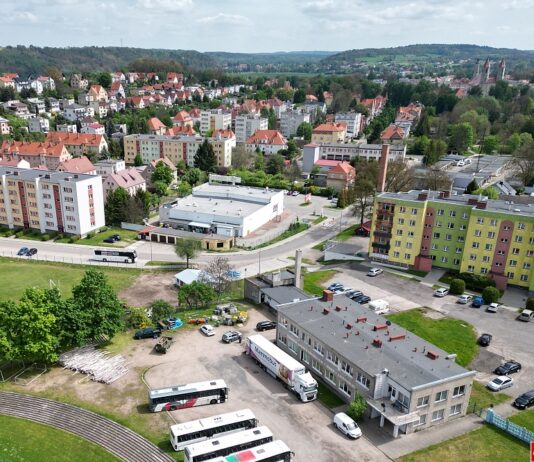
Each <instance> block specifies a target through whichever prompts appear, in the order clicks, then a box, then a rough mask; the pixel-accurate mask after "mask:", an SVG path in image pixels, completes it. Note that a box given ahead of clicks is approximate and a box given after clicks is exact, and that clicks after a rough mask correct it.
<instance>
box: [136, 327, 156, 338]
mask: <svg viewBox="0 0 534 462" xmlns="http://www.w3.org/2000/svg"><path fill="white" fill-rule="evenodd" d="M160 335H161V329H158V328H154V327H145V328H144V329H141V330H138V331H137V332H136V333H135V334H134V339H136V340H138V339H140V338H158V337H159V336H160Z"/></svg>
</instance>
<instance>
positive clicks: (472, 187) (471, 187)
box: [464, 178, 479, 194]
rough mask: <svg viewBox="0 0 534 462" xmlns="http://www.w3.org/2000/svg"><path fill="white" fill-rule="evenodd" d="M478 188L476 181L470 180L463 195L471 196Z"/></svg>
mask: <svg viewBox="0 0 534 462" xmlns="http://www.w3.org/2000/svg"><path fill="white" fill-rule="evenodd" d="M478 188H479V186H478V183H477V180H476V179H474V178H473V179H472V180H471V182H470V183H469V184H468V185H467V187H466V188H465V191H464V192H465V194H473V193H474V192H475V191H476V190H477V189H478Z"/></svg>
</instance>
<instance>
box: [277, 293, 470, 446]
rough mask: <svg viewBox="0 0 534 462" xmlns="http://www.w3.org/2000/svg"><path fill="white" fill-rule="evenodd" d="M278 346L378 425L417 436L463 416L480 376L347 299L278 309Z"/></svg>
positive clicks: (331, 296) (450, 354) (326, 295)
mask: <svg viewBox="0 0 534 462" xmlns="http://www.w3.org/2000/svg"><path fill="white" fill-rule="evenodd" d="M277 309H278V326H277V345H278V346H279V347H280V348H281V349H282V350H284V351H285V352H286V353H288V354H289V355H291V356H293V357H294V358H295V359H297V360H298V361H301V362H302V363H304V364H305V365H306V367H307V369H308V370H309V371H310V372H311V373H312V375H314V376H315V377H317V378H319V379H320V380H321V381H322V382H323V383H324V384H325V385H327V386H328V387H329V388H330V389H331V390H332V391H333V392H334V393H336V394H337V395H338V396H339V397H340V398H341V399H343V400H344V401H345V402H347V403H349V402H351V401H352V400H353V399H354V396H355V395H356V394H357V393H359V394H361V395H362V396H364V397H365V399H366V401H367V404H368V408H367V415H368V417H369V418H370V419H376V425H377V426H380V427H386V428H387V429H388V430H390V431H391V430H392V432H393V435H394V436H395V437H397V436H398V435H399V433H412V432H414V431H418V430H422V429H425V428H428V427H432V426H435V425H439V424H442V423H445V422H449V421H452V420H454V419H457V418H459V417H462V416H464V415H465V414H466V411H467V406H468V403H469V396H470V394H471V388H472V383H473V379H474V376H475V373H476V372H475V371H468V370H466V369H464V368H463V367H461V366H460V365H458V364H457V363H456V361H455V358H456V354H454V352H446V351H443V350H441V349H439V348H437V347H436V346H434V345H432V344H430V343H429V342H427V341H425V340H423V339H422V338H420V337H418V336H417V335H415V334H413V333H411V332H408V331H406V329H404V328H401V327H400V326H397V325H395V324H394V323H391V322H389V321H388V320H386V319H385V318H384V317H382V316H380V315H377V314H375V313H374V312H373V311H371V310H369V309H368V308H365V307H362V306H361V305H359V304H358V303H355V302H354V301H352V300H351V299H349V298H347V297H345V296H343V295H334V294H333V293H332V292H330V291H324V294H323V297H322V298H320V299H313V300H305V301H300V302H296V303H292V302H289V303H286V304H284V305H281V306H278V308H277Z"/></svg>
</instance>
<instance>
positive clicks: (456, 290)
mask: <svg viewBox="0 0 534 462" xmlns="http://www.w3.org/2000/svg"><path fill="white" fill-rule="evenodd" d="M449 291H450V293H451V294H453V295H462V294H463V293H464V292H465V281H464V280H463V279H453V280H452V281H451V286H450V289H449Z"/></svg>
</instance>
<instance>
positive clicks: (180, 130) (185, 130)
mask: <svg viewBox="0 0 534 462" xmlns="http://www.w3.org/2000/svg"><path fill="white" fill-rule="evenodd" d="M196 133H197V132H196V131H195V129H194V128H193V127H191V125H184V126H181V127H178V126H177V125H175V126H174V127H171V128H167V132H166V135H169V136H176V135H189V136H193V135H196Z"/></svg>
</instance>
